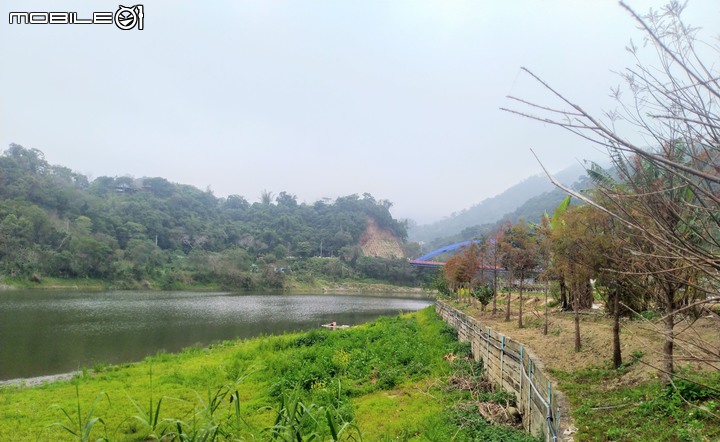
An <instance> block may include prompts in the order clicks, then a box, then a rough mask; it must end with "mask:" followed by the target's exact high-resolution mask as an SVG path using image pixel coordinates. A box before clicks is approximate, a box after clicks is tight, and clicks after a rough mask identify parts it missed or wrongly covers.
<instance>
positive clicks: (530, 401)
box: [435, 300, 568, 442]
mask: <svg viewBox="0 0 720 442" xmlns="http://www.w3.org/2000/svg"><path fill="white" fill-rule="evenodd" d="M435 310H436V311H437V313H438V315H440V317H442V318H443V320H444V321H445V322H447V323H448V324H449V325H450V326H452V327H453V328H454V329H455V330H456V331H457V333H458V339H460V340H461V341H469V342H470V344H471V349H472V355H473V357H474V358H475V360H480V359H482V360H483V364H484V366H485V370H486V373H487V377H488V379H489V380H490V381H492V382H494V383H496V384H497V385H498V386H500V387H501V388H503V389H504V390H506V391H508V392H512V393H514V394H515V398H516V401H517V405H518V409H519V411H520V413H521V414H522V421H523V427H524V428H525V430H526V431H528V432H529V433H531V434H534V435H540V434H541V435H542V436H543V437H544V438H545V440H546V441H548V442H556V441H563V440H564V438H563V437H562V436H563V433H564V430H565V427H566V425H567V424H568V418H567V416H568V414H567V412H568V410H567V407H566V406H565V405H564V401H562V397H561V395H560V394H559V392H558V391H557V390H553V388H552V384H551V383H550V380H549V379H548V378H547V376H546V375H545V373H544V372H543V370H544V368H543V365H542V363H541V362H540V360H539V359H538V358H537V357H535V356H532V355H531V354H530V352H529V351H528V350H527V349H526V348H525V347H524V346H523V344H521V343H519V342H517V341H514V340H512V339H510V338H508V337H506V336H504V335H502V334H500V333H498V332H496V331H494V330H492V329H491V328H490V327H483V325H482V324H481V322H480V320H478V319H476V318H472V317H470V316H468V315H467V314H465V313H463V312H461V311H459V310H457V309H455V308H453V307H452V306H450V305H448V304H446V303H445V302H443V301H440V300H438V301H437V302H436V303H435Z"/></svg>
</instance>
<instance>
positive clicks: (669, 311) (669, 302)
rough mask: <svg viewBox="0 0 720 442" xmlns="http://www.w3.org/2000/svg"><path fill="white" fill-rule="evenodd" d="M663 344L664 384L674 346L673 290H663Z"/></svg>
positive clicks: (670, 365)
mask: <svg viewBox="0 0 720 442" xmlns="http://www.w3.org/2000/svg"><path fill="white" fill-rule="evenodd" d="M664 322H665V344H664V345H663V370H664V371H665V373H663V376H662V379H663V381H664V382H665V385H668V384H670V381H671V380H672V373H673V369H674V366H673V347H674V346H675V331H674V328H675V290H674V289H669V288H668V289H667V290H666V292H665V321H664Z"/></svg>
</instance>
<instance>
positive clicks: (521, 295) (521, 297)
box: [518, 273, 525, 328]
mask: <svg viewBox="0 0 720 442" xmlns="http://www.w3.org/2000/svg"><path fill="white" fill-rule="evenodd" d="M524 279H525V275H524V274H523V273H520V307H518V308H519V310H518V328H523V323H522V316H523V313H522V308H523V280H524Z"/></svg>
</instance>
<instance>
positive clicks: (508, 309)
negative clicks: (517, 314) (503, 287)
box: [505, 273, 513, 321]
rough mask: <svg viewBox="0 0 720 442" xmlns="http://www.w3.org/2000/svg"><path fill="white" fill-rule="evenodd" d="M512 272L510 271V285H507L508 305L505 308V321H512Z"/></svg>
mask: <svg viewBox="0 0 720 442" xmlns="http://www.w3.org/2000/svg"><path fill="white" fill-rule="evenodd" d="M512 280H513V277H512V273H508V284H507V285H508V287H507V291H508V294H507V307H506V308H505V321H510V295H511V294H512V290H510V287H512Z"/></svg>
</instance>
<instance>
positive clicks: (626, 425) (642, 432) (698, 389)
mask: <svg viewBox="0 0 720 442" xmlns="http://www.w3.org/2000/svg"><path fill="white" fill-rule="evenodd" d="M451 303H452V305H453V306H454V307H456V308H459V309H460V310H463V311H465V312H467V313H468V314H470V315H472V316H474V317H476V318H478V319H480V321H481V322H482V324H483V326H489V327H492V328H493V329H495V330H497V331H499V332H500V333H503V334H506V335H508V336H511V337H512V338H513V339H515V340H517V341H519V342H522V343H524V344H525V345H526V346H527V347H528V348H530V349H532V350H533V352H534V353H535V354H537V355H538V356H539V357H540V359H541V360H542V361H543V362H544V364H545V366H546V367H547V368H548V369H549V374H550V375H551V376H552V377H553V378H554V379H555V380H556V381H557V384H558V388H559V389H560V391H562V392H563V393H565V395H566V396H567V399H568V401H569V404H570V412H571V415H572V418H573V421H574V425H575V427H577V433H575V434H574V438H575V440H576V441H609V440H612V441H648V440H652V441H688V442H705V441H710V440H720V374H719V373H718V372H717V370H713V369H708V366H707V365H702V364H697V363H695V364H692V365H691V364H686V363H684V361H685V360H686V359H685V358H686V357H688V356H689V355H690V352H691V351H692V348H691V347H688V346H687V345H684V344H685V343H686V342H689V341H687V340H688V339H692V338H693V337H700V336H702V337H703V338H704V339H705V340H706V342H717V330H718V329H717V323H716V322H715V321H714V320H713V319H710V318H699V319H691V318H685V320H683V321H682V322H681V323H679V324H678V325H677V327H676V328H677V330H678V332H677V335H676V338H677V339H678V344H677V345H676V347H675V354H676V357H677V358H678V363H677V368H678V371H677V373H676V374H677V376H676V378H675V379H674V384H675V385H674V387H673V386H670V387H665V386H663V384H662V383H661V381H660V379H659V375H658V371H657V370H656V369H655V368H653V367H660V366H661V363H662V345H663V343H664V339H663V336H662V335H661V334H659V333H657V332H655V331H654V330H653V329H652V328H651V327H649V326H648V324H647V322H645V321H644V320H630V319H624V320H623V322H622V327H621V347H622V352H623V361H624V362H625V364H624V365H623V366H621V368H620V369H618V370H613V369H612V368H611V364H610V362H611V361H612V334H611V331H612V321H611V318H609V317H608V316H606V315H604V314H603V312H602V310H600V309H596V310H593V311H584V312H583V314H582V315H580V335H581V343H582V348H581V351H579V352H576V351H575V350H574V325H575V324H574V317H573V314H572V312H558V311H557V310H556V309H552V311H551V312H550V313H549V316H548V334H547V335H544V334H543V328H544V297H543V296H536V295H526V299H525V304H524V308H523V310H524V327H523V328H519V327H518V325H517V312H518V306H519V299H518V297H517V296H516V295H514V294H513V297H512V304H511V313H512V314H511V320H510V321H507V322H506V321H505V320H504V317H505V310H504V309H505V302H504V300H502V302H501V303H499V304H498V307H499V309H498V312H497V314H496V315H492V313H491V312H490V311H485V312H482V311H480V308H479V307H478V306H474V305H468V304H467V303H466V302H465V301H463V302H460V303H458V302H457V301H451ZM686 379H692V380H695V381H697V382H699V384H696V383H692V382H687V381H686Z"/></svg>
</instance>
